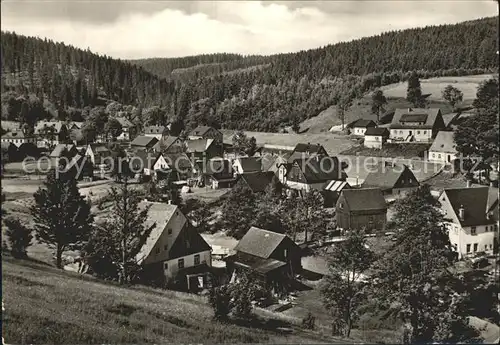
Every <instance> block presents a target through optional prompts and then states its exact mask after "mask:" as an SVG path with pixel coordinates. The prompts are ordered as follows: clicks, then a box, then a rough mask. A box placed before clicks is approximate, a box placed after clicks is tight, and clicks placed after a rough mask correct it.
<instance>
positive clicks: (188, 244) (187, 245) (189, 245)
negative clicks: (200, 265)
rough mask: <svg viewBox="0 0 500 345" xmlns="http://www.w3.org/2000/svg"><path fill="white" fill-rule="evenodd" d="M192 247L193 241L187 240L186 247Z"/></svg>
mask: <svg viewBox="0 0 500 345" xmlns="http://www.w3.org/2000/svg"><path fill="white" fill-rule="evenodd" d="M190 247H191V243H189V241H186V248H187V249H189V248H190Z"/></svg>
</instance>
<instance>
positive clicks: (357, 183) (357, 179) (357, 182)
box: [356, 175, 359, 186]
mask: <svg viewBox="0 0 500 345" xmlns="http://www.w3.org/2000/svg"><path fill="white" fill-rule="evenodd" d="M356 186H359V176H358V175H356Z"/></svg>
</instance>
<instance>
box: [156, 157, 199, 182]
mask: <svg viewBox="0 0 500 345" xmlns="http://www.w3.org/2000/svg"><path fill="white" fill-rule="evenodd" d="M163 157H164V158H165V161H166V162H167V165H168V168H167V169H172V170H175V171H176V172H177V173H178V176H179V180H187V179H189V178H191V177H193V174H194V170H195V169H194V165H193V162H192V161H191V160H190V159H189V157H188V156H187V155H186V154H185V153H163Z"/></svg>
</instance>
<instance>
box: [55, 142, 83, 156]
mask: <svg viewBox="0 0 500 345" xmlns="http://www.w3.org/2000/svg"><path fill="white" fill-rule="evenodd" d="M64 150H67V151H68V152H69V153H71V152H74V153H75V152H77V150H76V146H75V145H73V144H57V145H56V146H55V147H54V149H53V150H52V152H51V153H50V155H49V156H50V157H61V156H62V154H63V152H64Z"/></svg>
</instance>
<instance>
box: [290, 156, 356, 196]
mask: <svg viewBox="0 0 500 345" xmlns="http://www.w3.org/2000/svg"><path fill="white" fill-rule="evenodd" d="M282 166H284V165H282ZM286 169H287V170H286V174H285V177H284V185H285V186H286V187H288V188H291V189H296V190H304V191H306V192H308V191H310V190H311V189H316V190H320V191H321V190H322V189H323V185H324V184H325V182H327V181H331V180H339V181H345V180H346V178H347V175H346V173H345V172H344V171H343V170H342V167H341V165H340V162H339V159H338V158H337V157H328V156H320V155H315V156H313V157H311V158H309V159H307V158H304V159H296V160H294V161H293V163H292V164H287V166H286Z"/></svg>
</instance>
